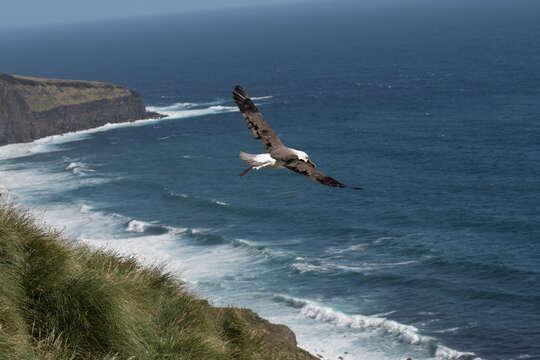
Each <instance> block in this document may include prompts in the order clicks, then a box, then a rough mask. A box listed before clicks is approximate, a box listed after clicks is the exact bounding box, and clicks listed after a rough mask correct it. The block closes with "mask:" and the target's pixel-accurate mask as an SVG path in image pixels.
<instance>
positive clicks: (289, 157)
mask: <svg viewBox="0 0 540 360" xmlns="http://www.w3.org/2000/svg"><path fill="white" fill-rule="evenodd" d="M233 98H234V102H235V103H236V105H237V106H238V109H240V112H241V113H242V116H243V117H244V119H245V120H246V123H247V126H248V128H249V130H251V133H252V134H253V137H254V138H255V139H261V141H262V143H263V146H264V150H265V151H266V153H264V154H247V153H245V152H240V159H242V160H243V161H245V162H246V163H248V164H249V165H250V166H249V168H247V169H246V170H244V171H243V172H242V173H241V174H240V176H244V175H246V174H247V173H248V172H249V171H250V170H252V169H256V170H259V169H261V168H263V167H264V168H267V169H282V168H287V169H289V170H292V171H294V172H297V173H299V174H301V175H304V176H306V177H308V178H310V179H311V180H313V181H316V182H318V183H320V184H323V185H326V186H333V187H340V188H346V187H348V186H347V185H345V184H342V183H340V182H339V181H337V180H336V179H333V178H331V177H330V176H328V175H326V174H324V173H322V172H320V171H319V170H317V169H316V165H315V163H314V162H313V161H311V160H310V158H309V156H308V154H306V153H305V152H304V151H301V150H296V149H293V148H290V147H287V146H285V145H283V143H282V142H281V140H280V139H279V138H278V137H277V135H276V133H275V132H274V130H272V128H271V127H270V125H268V123H267V122H266V121H265V120H264V118H263V116H262V114H261V112H260V111H259V110H258V109H257V107H256V106H255V104H254V103H253V101H252V100H251V99H250V98H249V96H248V94H247V93H246V90H244V88H243V87H242V86H240V85H236V86H235V88H234V91H233ZM351 188H352V189H356V190H360V189H361V188H360V187H351Z"/></svg>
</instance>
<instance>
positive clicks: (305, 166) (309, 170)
mask: <svg viewBox="0 0 540 360" xmlns="http://www.w3.org/2000/svg"><path fill="white" fill-rule="evenodd" d="M285 167H286V168H287V169H290V170H292V171H295V172H297V173H299V174H302V175H304V176H307V177H308V178H310V179H311V180H313V181H316V182H318V183H320V184H323V185H326V186H333V187H340V188H345V187H348V186H347V185H345V184H342V183H340V182H339V181H337V180H336V179H333V178H331V177H330V176H328V175H326V174H323V173H322V172H320V171H319V170H317V169H315V167H313V165H311V164H309V163H307V162H305V161H302V160H292V161H289V162H287V163H286V164H285ZM352 189H355V190H360V188H359V187H353V188H352Z"/></svg>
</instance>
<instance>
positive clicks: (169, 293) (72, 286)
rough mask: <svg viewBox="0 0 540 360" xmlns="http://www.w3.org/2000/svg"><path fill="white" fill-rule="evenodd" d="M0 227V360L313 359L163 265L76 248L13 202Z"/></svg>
mask: <svg viewBox="0 0 540 360" xmlns="http://www.w3.org/2000/svg"><path fill="white" fill-rule="evenodd" d="M0 230H1V231H0V249H1V250H2V252H1V253H0V260H1V261H2V263H3V264H4V265H5V266H3V269H4V270H5V274H6V276H2V278H1V279H0V284H1V285H2V286H1V288H2V289H3V291H2V292H0V301H1V303H2V304H4V305H5V306H3V308H2V309H0V326H1V327H0V329H1V330H2V331H0V350H2V351H0V358H3V356H2V355H1V354H10V356H12V355H14V356H16V357H25V356H29V355H34V356H37V357H40V358H51V357H52V358H62V359H63V358H65V359H68V358H73V357H74V356H75V357H77V358H79V357H82V358H108V359H113V358H116V357H121V358H129V357H132V356H136V357H139V356H143V354H144V355H145V356H147V357H148V358H159V357H162V356H167V357H170V356H173V357H175V356H189V357H190V358H191V356H196V358H198V359H236V358H239V357H240V358H242V359H254V360H255V359H284V360H285V359H297V360H314V359H317V357H315V356H313V355H311V354H309V353H308V352H307V351H305V350H303V349H301V348H299V347H297V343H296V336H295V335H294V333H293V332H292V331H291V330H290V329H289V328H288V327H286V326H285V325H276V324H272V323H270V322H268V321H267V320H265V319H263V318H261V317H259V316H258V315H257V314H256V313H254V312H253V311H251V310H248V309H242V308H236V307H214V306H211V305H210V304H209V303H208V301H206V300H200V299H197V298H195V297H194V296H193V295H191V294H189V293H188V292H186V290H184V284H183V282H181V280H178V279H176V278H175V277H174V276H173V275H171V274H168V273H164V272H163V271H162V270H161V268H160V267H156V266H151V267H148V266H142V265H140V263H139V262H138V261H137V260H136V259H135V258H133V257H130V256H127V257H126V256H119V255H117V254H116V253H114V252H112V251H110V250H99V249H93V248H91V247H88V246H86V245H84V244H75V243H74V242H73V241H72V240H68V239H65V238H63V237H62V235H61V233H60V232H58V231H57V230H54V229H48V230H45V229H44V228H43V225H37V224H36V221H35V219H34V217H33V215H32V214H29V213H28V212H27V211H22V212H21V210H17V209H15V208H14V207H13V205H5V204H3V205H0ZM7 275H9V276H7ZM19 287H20V289H19Z"/></svg>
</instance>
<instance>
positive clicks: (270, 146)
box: [233, 85, 283, 153]
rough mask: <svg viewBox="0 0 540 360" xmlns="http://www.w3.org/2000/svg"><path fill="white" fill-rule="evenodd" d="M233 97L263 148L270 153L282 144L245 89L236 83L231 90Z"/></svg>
mask: <svg viewBox="0 0 540 360" xmlns="http://www.w3.org/2000/svg"><path fill="white" fill-rule="evenodd" d="M233 98H234V102H235V103H236V105H238V109H240V112H241V113H242V115H243V116H244V119H246V123H247V126H248V128H249V130H251V133H252V134H253V137H254V138H255V139H261V140H262V143H263V146H264V150H266V152H268V153H270V152H272V151H273V150H276V149H277V148H279V147H281V146H283V144H282V143H281V140H279V138H278V137H277V135H276V133H275V132H274V130H272V128H271V127H270V125H268V123H267V122H266V121H264V118H263V116H262V114H261V113H260V112H259V109H257V107H256V106H255V104H254V103H253V101H251V99H250V98H249V96H248V94H247V93H246V90H244V88H243V87H241V86H240V85H236V87H235V88H234V92H233Z"/></svg>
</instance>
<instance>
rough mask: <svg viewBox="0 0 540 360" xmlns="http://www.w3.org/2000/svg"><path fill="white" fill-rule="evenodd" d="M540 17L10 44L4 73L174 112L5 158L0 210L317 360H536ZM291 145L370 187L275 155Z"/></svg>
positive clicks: (220, 19)
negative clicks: (266, 331) (231, 312)
mask: <svg viewBox="0 0 540 360" xmlns="http://www.w3.org/2000/svg"><path fill="white" fill-rule="evenodd" d="M539 18H540V5H539V4H538V3H536V2H532V1H521V0H520V1H516V2H512V4H510V3H508V2H502V1H499V2H489V3H488V2H482V1H481V2H475V3H474V4H467V3H465V2H458V3H455V4H453V5H444V6H443V5H441V4H438V5H433V4H428V3H427V2H421V1H417V2H403V3H401V4H385V5H379V6H377V7H375V6H363V7H362V6H358V5H353V4H350V3H345V2H344V3H341V5H340V6H330V5H324V4H318V5H310V6H307V5H291V6H282V7H277V8H272V7H268V8H257V9H249V8H247V9H237V10H227V11H225V10H221V11H216V12H203V13H193V14H189V15H175V16H173V15H171V16H165V17H154V18H140V19H136V20H130V21H127V20H122V21H118V22H114V23H92V24H82V25H70V26H57V27H47V28H39V29H28V30H18V31H12V32H10V31H4V32H3V33H0V46H1V48H2V56H1V57H0V71H2V72H6V73H18V74H25V75H32V76H43V77H55V78H74V79H90V80H102V81H111V82H115V83H122V84H125V85H127V86H129V87H131V88H133V89H135V90H137V91H138V92H139V93H141V94H142V95H143V97H144V99H145V102H146V104H147V105H148V106H150V107H151V109H153V110H157V111H160V112H163V113H167V114H169V115H171V116H170V117H169V118H168V119H165V120H162V121H151V122H143V123H140V124H135V125H133V124H131V125H125V126H118V127H113V128H106V129H101V130H100V131H94V132H86V133H85V132H83V133H79V134H72V135H68V136H65V137H53V138H48V139H43V140H39V141H37V142H34V143H30V144H20V145H10V146H7V147H3V148H0V159H1V160H0V170H1V172H0V184H2V186H3V191H5V192H7V193H8V194H9V197H10V198H11V199H14V200H15V201H17V202H18V203H20V204H23V205H24V206H29V207H31V208H32V209H34V211H35V212H36V213H37V214H39V216H40V218H43V220H44V221H46V222H48V223H51V224H54V225H56V226H59V227H62V228H65V232H66V235H68V236H72V237H75V238H77V239H79V240H80V241H83V242H87V243H90V244H93V245H96V246H107V247H109V248H112V249H116V250H118V251H119V252H120V253H125V254H136V255H137V256H138V257H139V258H140V259H141V260H142V261H144V262H146V263H162V264H165V267H166V269H167V270H168V271H171V272H173V273H175V274H178V275H179V276H180V277H181V278H183V279H185V280H186V281H187V284H188V287H189V288H190V289H191V291H193V292H195V293H197V294H199V295H200V296H203V297H206V298H208V299H210V300H211V301H213V302H215V303H216V304H220V305H223V304H224V305H228V304H235V305H241V306H247V307H250V308H253V309H254V310H256V311H258V312H259V313H261V314H262V315H263V316H266V317H268V318H269V319H271V320H272V321H274V322H281V323H285V324H287V325H289V326H290V327H291V328H292V329H293V330H294V331H295V332H296V334H297V337H298V341H299V344H300V346H302V347H304V348H306V349H308V350H310V351H312V352H313V353H317V354H320V355H322V356H323V357H324V358H325V359H337V358H338V357H339V356H341V357H343V358H344V359H347V360H349V359H397V358H406V357H413V358H414V359H430V358H438V359H448V358H452V359H456V358H458V357H459V356H460V355H462V353H474V354H476V356H478V357H481V358H484V359H525V358H527V359H533V358H540V345H539V344H540V325H539V324H540V282H539V280H540V260H539V258H540V250H539V246H538V242H539V240H540V217H539V205H540V181H539V179H540V146H539V145H540V115H539V114H540V42H539V41H538V39H540V22H539V21H538V19H539ZM236 83H241V84H243V85H244V86H245V87H246V89H247V91H248V93H249V94H250V95H251V96H254V97H255V98H256V103H257V104H258V106H259V108H260V109H261V111H262V112H263V114H264V115H265V118H266V119H267V120H268V122H269V123H270V124H271V125H272V127H273V128H274V130H275V131H276V133H277V134H278V135H279V136H280V137H281V139H282V141H283V142H284V143H285V144H287V145H289V146H292V147H294V148H297V149H302V150H304V151H306V152H308V153H309V154H310V157H311V159H312V160H314V161H315V162H316V163H317V164H318V166H319V168H320V169H321V170H322V171H324V172H326V173H328V174H329V175H330V176H332V177H335V178H336V179H338V180H340V181H342V182H344V183H346V184H350V185H361V186H362V187H363V188H364V190H363V191H350V190H347V189H334V188H328V187H324V186H322V185H319V184H317V183H315V182H312V181H310V180H309V179H306V178H303V177H301V176H298V175H297V174H294V173H292V172H290V171H286V170H280V171H269V170H261V171H259V172H251V173H249V174H248V175H247V176H246V177H245V178H239V177H238V175H239V173H240V172H241V171H242V170H244V169H245V168H246V165H245V164H244V163H243V162H241V161H240V160H239V159H238V152H239V151H246V152H251V153H257V152H262V146H261V144H260V143H259V142H258V141H255V140H253V139H252V136H251V134H250V132H249V131H248V129H247V128H246V125H245V122H244V120H243V119H242V117H241V115H240V114H239V113H238V112H237V111H236V109H235V107H234V104H233V102H232V99H231V91H232V88H233V87H234V85H235V84H236Z"/></svg>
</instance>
